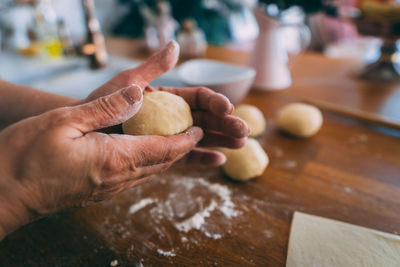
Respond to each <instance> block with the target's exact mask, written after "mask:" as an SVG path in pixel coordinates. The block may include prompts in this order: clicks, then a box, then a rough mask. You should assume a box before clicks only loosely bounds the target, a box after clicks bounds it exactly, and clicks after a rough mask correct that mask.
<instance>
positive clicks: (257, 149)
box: [221, 138, 269, 181]
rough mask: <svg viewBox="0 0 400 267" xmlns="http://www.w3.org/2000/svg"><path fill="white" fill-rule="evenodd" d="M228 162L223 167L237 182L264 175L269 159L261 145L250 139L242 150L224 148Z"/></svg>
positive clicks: (223, 151)
mask: <svg viewBox="0 0 400 267" xmlns="http://www.w3.org/2000/svg"><path fill="white" fill-rule="evenodd" d="M221 151H222V153H224V154H225V156H226V162H225V164H224V165H223V166H222V169H223V170H224V172H225V173H226V174H227V175H228V176H229V177H231V178H232V179H235V180H241V181H246V180H250V179H251V178H255V177H257V176H260V175H261V174H263V172H264V171H265V169H266V168H267V166H268V163H269V159H268V156H267V154H266V153H265V151H264V150H263V148H262V147H261V145H260V143H258V141H257V140H255V139H252V138H249V139H248V140H247V142H246V144H245V145H244V146H243V147H242V148H240V149H228V148H222V149H221Z"/></svg>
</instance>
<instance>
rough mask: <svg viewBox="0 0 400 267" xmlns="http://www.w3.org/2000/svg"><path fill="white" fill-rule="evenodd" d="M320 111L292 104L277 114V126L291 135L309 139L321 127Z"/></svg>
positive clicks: (301, 104) (305, 105) (308, 106)
mask: <svg viewBox="0 0 400 267" xmlns="http://www.w3.org/2000/svg"><path fill="white" fill-rule="evenodd" d="M322 121H323V119H322V113H321V111H320V110H319V109H318V108H316V107H314V106H311V105H308V104H303V103H292V104H288V105H286V106H284V107H283V108H281V110H280V111H279V113H278V126H279V127H280V128H281V129H282V130H284V131H286V132H288V133H290V134H293V135H296V136H299V137H310V136H313V135H314V134H316V133H317V132H318V131H319V129H320V128H321V126H322Z"/></svg>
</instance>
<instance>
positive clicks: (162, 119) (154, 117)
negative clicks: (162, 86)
mask: <svg viewBox="0 0 400 267" xmlns="http://www.w3.org/2000/svg"><path fill="white" fill-rule="evenodd" d="M192 125H193V118H192V113H191V111H190V107H189V105H188V104H187V103H186V101H185V100H184V99H183V98H182V97H180V96H177V95H174V94H171V93H168V92H163V91H155V92H151V93H147V94H145V95H144V96H143V104H142V107H141V109H140V110H139V112H138V113H136V115H135V116H133V117H132V118H130V119H129V120H127V121H126V122H124V123H123V124H122V129H123V131H124V133H125V134H130V135H163V136H168V135H174V134H178V133H181V132H183V131H185V130H186V129H187V128H189V127H190V126H192Z"/></svg>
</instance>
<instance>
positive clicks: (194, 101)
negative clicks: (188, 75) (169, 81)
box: [157, 87, 233, 116]
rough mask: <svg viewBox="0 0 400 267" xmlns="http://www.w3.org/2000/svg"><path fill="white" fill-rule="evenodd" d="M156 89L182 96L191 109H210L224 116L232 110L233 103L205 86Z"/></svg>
mask: <svg viewBox="0 0 400 267" xmlns="http://www.w3.org/2000/svg"><path fill="white" fill-rule="evenodd" d="M157 89H158V90H160V91H167V92H170V93H173V94H176V95H178V96H180V97H182V98H183V99H185V101H186V102H187V103H188V104H189V106H190V107H191V108H192V109H200V110H205V111H210V112H211V113H213V114H215V115H217V116H225V115H229V114H231V113H232V112H233V105H232V104H231V102H230V101H229V99H228V98H227V97H226V96H224V95H222V94H219V93H216V92H214V91H212V90H211V89H208V88H206V87H186V88H173V87H159V88H157Z"/></svg>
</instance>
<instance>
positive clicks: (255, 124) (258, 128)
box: [232, 104, 267, 137]
mask: <svg viewBox="0 0 400 267" xmlns="http://www.w3.org/2000/svg"><path fill="white" fill-rule="evenodd" d="M232 115H234V116H237V117H239V118H241V119H242V120H244V121H245V122H246V123H247V125H249V127H250V136H253V137H254V136H258V135H260V134H262V133H263V132H264V131H265V127H266V125H267V122H266V121H265V118H264V114H263V113H262V112H261V110H259V109H258V108H257V107H255V106H252V105H246V104H242V105H239V106H237V107H235V110H234V111H233V113H232Z"/></svg>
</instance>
